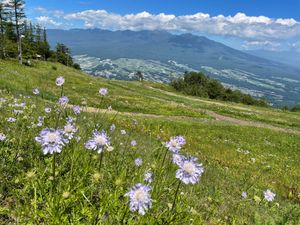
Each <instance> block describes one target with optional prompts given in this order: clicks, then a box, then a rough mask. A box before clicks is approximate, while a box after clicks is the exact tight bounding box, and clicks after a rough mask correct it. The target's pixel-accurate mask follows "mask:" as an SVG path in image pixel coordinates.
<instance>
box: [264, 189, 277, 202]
mask: <svg viewBox="0 0 300 225" xmlns="http://www.w3.org/2000/svg"><path fill="white" fill-rule="evenodd" d="M275 196H276V194H275V193H273V192H272V191H271V190H270V189H267V190H266V191H264V197H265V200H266V201H268V202H272V201H273V200H274V198H275Z"/></svg>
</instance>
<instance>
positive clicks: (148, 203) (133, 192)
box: [125, 183, 152, 215]
mask: <svg viewBox="0 0 300 225" xmlns="http://www.w3.org/2000/svg"><path fill="white" fill-rule="evenodd" d="M150 191H151V187H150V186H148V185H143V184H140V183H139V184H136V185H135V186H133V187H132V188H131V189H130V190H129V192H127V193H126V194H125V196H128V197H129V199H130V201H129V206H130V210H131V211H132V212H135V211H137V212H138V213H139V214H141V215H145V214H146V211H147V210H148V209H150V208H151V207H152V199H151V195H150Z"/></svg>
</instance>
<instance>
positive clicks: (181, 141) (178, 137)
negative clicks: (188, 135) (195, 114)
mask: <svg viewBox="0 0 300 225" xmlns="http://www.w3.org/2000/svg"><path fill="white" fill-rule="evenodd" d="M176 139H177V142H178V144H179V145H185V144H186V141H185V138H184V137H183V136H181V135H179V136H177V137H176Z"/></svg>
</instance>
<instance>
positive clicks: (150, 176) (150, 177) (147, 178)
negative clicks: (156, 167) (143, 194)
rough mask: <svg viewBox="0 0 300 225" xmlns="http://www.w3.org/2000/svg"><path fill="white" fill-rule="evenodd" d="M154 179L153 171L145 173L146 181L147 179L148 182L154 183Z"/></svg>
mask: <svg viewBox="0 0 300 225" xmlns="http://www.w3.org/2000/svg"><path fill="white" fill-rule="evenodd" d="M152 180H153V173H152V172H150V171H148V172H146V173H145V174H144V181H146V182H147V183H149V184H150V183H152Z"/></svg>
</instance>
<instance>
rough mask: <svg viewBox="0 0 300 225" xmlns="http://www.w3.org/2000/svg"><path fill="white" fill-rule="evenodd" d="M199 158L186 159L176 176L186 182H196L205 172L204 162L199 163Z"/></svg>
mask: <svg viewBox="0 0 300 225" xmlns="http://www.w3.org/2000/svg"><path fill="white" fill-rule="evenodd" d="M197 160H198V159H197V158H194V157H189V158H186V159H184V160H183V161H182V162H181V163H180V165H179V169H178V170H177V172H176V178H178V179H179V180H181V181H182V182H183V183H185V184H189V183H191V184H196V183H197V182H198V181H199V177H200V176H201V175H202V173H203V172H204V168H203V166H202V164H198V163H197Z"/></svg>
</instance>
